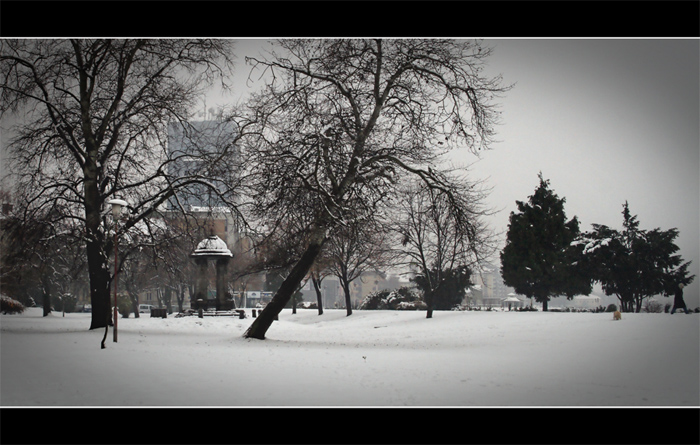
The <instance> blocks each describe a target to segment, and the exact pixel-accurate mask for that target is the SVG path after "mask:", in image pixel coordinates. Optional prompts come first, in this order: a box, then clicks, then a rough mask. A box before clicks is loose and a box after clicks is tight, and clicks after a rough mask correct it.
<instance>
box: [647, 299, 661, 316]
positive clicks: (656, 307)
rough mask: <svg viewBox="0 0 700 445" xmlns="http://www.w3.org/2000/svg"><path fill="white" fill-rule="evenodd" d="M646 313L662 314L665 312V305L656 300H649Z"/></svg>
mask: <svg viewBox="0 0 700 445" xmlns="http://www.w3.org/2000/svg"><path fill="white" fill-rule="evenodd" d="M644 311H645V312H649V313H650V314H660V313H661V312H663V305H662V304H661V303H659V302H658V301H656V300H647V302H646V304H645V305H644Z"/></svg>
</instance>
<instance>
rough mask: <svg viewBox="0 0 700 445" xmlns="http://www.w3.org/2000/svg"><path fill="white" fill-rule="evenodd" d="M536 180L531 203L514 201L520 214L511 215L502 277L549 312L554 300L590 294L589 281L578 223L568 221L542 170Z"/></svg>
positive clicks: (502, 259)
mask: <svg viewBox="0 0 700 445" xmlns="http://www.w3.org/2000/svg"><path fill="white" fill-rule="evenodd" d="M538 177H539V179H540V184H539V186H538V187H537V189H536V190H535V193H534V194H533V195H532V196H530V197H529V201H528V202H527V203H525V202H521V201H516V203H517V206H518V213H515V212H511V214H510V222H509V225H508V234H507V240H506V246H505V248H504V249H503V251H502V252H501V276H502V277H503V281H504V283H505V284H506V285H507V286H510V287H513V288H515V291H516V292H517V293H519V294H521V295H525V296H527V297H528V298H534V299H535V301H537V302H539V303H542V306H543V310H545V311H546V310H547V303H548V302H549V300H550V299H551V298H552V297H556V296H559V295H566V296H567V298H569V299H571V298H573V297H574V295H578V294H589V293H590V292H591V279H590V278H589V274H588V272H587V268H586V265H585V262H584V261H582V260H583V259H584V257H583V255H582V253H583V247H584V246H582V245H581V243H578V242H577V241H578V239H579V237H580V232H579V222H578V219H577V218H576V217H575V216H574V217H573V218H572V219H571V220H569V221H567V220H566V214H565V212H564V203H565V202H566V199H565V198H559V197H558V196H557V195H556V194H555V193H554V192H553V191H552V190H551V189H550V188H549V181H548V180H545V179H544V178H543V177H542V173H541V172H540V174H539V176H538Z"/></svg>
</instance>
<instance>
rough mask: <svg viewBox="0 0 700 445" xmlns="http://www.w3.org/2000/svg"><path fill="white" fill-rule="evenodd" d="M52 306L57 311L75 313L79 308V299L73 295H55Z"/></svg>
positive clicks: (52, 298)
mask: <svg viewBox="0 0 700 445" xmlns="http://www.w3.org/2000/svg"><path fill="white" fill-rule="evenodd" d="M51 306H53V309H54V310H56V311H62V312H75V309H76V307H77V306H78V297H75V296H73V295H71V294H63V295H54V296H53V297H51Z"/></svg>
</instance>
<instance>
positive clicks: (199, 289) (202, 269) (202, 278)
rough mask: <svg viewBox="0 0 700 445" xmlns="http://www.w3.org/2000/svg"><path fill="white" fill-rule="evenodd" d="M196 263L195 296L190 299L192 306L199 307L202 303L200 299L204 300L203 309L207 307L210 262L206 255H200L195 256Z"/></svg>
mask: <svg viewBox="0 0 700 445" xmlns="http://www.w3.org/2000/svg"><path fill="white" fill-rule="evenodd" d="M195 264H196V265H197V279H196V281H195V288H194V296H193V297H192V299H191V301H190V307H192V308H194V309H199V308H200V305H199V303H198V300H202V302H203V303H202V309H206V305H207V288H208V287H209V274H208V272H209V271H208V268H209V267H208V265H209V262H208V261H207V258H206V257H198V258H195Z"/></svg>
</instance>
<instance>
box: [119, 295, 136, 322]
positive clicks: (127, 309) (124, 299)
mask: <svg viewBox="0 0 700 445" xmlns="http://www.w3.org/2000/svg"><path fill="white" fill-rule="evenodd" d="M133 306H134V304H133V303H132V302H131V298H129V295H128V294H117V310H118V311H119V313H120V314H121V315H122V317H123V318H129V314H130V313H131V312H132V309H133Z"/></svg>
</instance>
